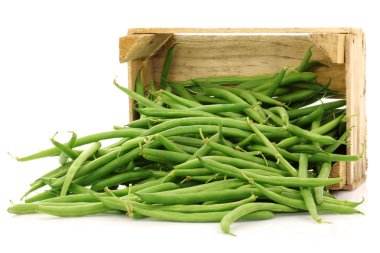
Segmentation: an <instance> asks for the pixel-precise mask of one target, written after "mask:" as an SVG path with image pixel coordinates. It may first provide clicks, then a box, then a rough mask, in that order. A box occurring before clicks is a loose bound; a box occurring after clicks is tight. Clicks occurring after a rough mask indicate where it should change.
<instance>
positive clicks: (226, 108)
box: [187, 103, 249, 114]
mask: <svg viewBox="0 0 380 253" xmlns="http://www.w3.org/2000/svg"><path fill="white" fill-rule="evenodd" d="M248 107H249V104H246V103H235V104H213V105H201V106H197V107H192V108H189V109H187V110H189V111H202V112H208V113H213V114H218V113H222V112H240V111H242V110H244V109H247V108H248Z"/></svg>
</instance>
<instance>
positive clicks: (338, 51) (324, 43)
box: [310, 34, 346, 64]
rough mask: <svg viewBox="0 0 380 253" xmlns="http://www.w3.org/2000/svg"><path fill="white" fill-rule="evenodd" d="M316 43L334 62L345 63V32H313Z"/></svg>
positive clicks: (311, 36)
mask: <svg viewBox="0 0 380 253" xmlns="http://www.w3.org/2000/svg"><path fill="white" fill-rule="evenodd" d="M310 38H311V40H312V41H313V42H314V44H315V45H316V46H318V47H320V48H321V49H322V51H323V52H324V53H325V54H326V55H327V56H328V57H329V58H330V60H331V62H333V63H340V64H342V63H344V45H345V42H346V41H345V38H346V35H345V34H311V35H310Z"/></svg>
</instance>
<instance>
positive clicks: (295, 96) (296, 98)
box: [276, 90, 315, 104]
mask: <svg viewBox="0 0 380 253" xmlns="http://www.w3.org/2000/svg"><path fill="white" fill-rule="evenodd" d="M314 94H315V91H314V90H296V91H293V92H292V93H289V94H286V95H282V96H279V97H277V98H276V99H277V100H278V101H280V102H282V103H288V104H290V103H296V102H300V101H304V100H305V99H308V98H310V97H311V96H312V95H314Z"/></svg>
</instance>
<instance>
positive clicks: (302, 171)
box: [298, 154, 322, 223]
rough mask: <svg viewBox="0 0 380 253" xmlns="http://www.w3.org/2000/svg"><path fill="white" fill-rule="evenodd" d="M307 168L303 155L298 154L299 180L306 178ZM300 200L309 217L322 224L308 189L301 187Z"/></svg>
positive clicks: (305, 158)
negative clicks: (301, 199) (302, 201)
mask: <svg viewBox="0 0 380 253" xmlns="http://www.w3.org/2000/svg"><path fill="white" fill-rule="evenodd" d="M307 167H308V160H307V156H306V155H305V154H300V161H299V167H298V176H299V177H300V178H307ZM300 191H301V195H302V198H303V200H304V202H305V206H306V208H307V210H308V211H309V213H310V215H311V217H312V218H313V219H314V220H315V221H316V222H318V223H320V222H322V219H321V218H319V217H318V212H317V206H316V205H315V202H314V197H313V195H312V194H311V189H310V188H305V187H301V188H300Z"/></svg>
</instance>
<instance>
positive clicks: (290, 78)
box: [281, 72, 317, 85]
mask: <svg viewBox="0 0 380 253" xmlns="http://www.w3.org/2000/svg"><path fill="white" fill-rule="evenodd" d="M315 79H317V74H315V73H313V72H301V73H295V72H294V73H291V74H289V75H287V76H285V77H284V78H283V79H282V82H281V85H288V84H292V83H296V82H310V81H314V80H315Z"/></svg>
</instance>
